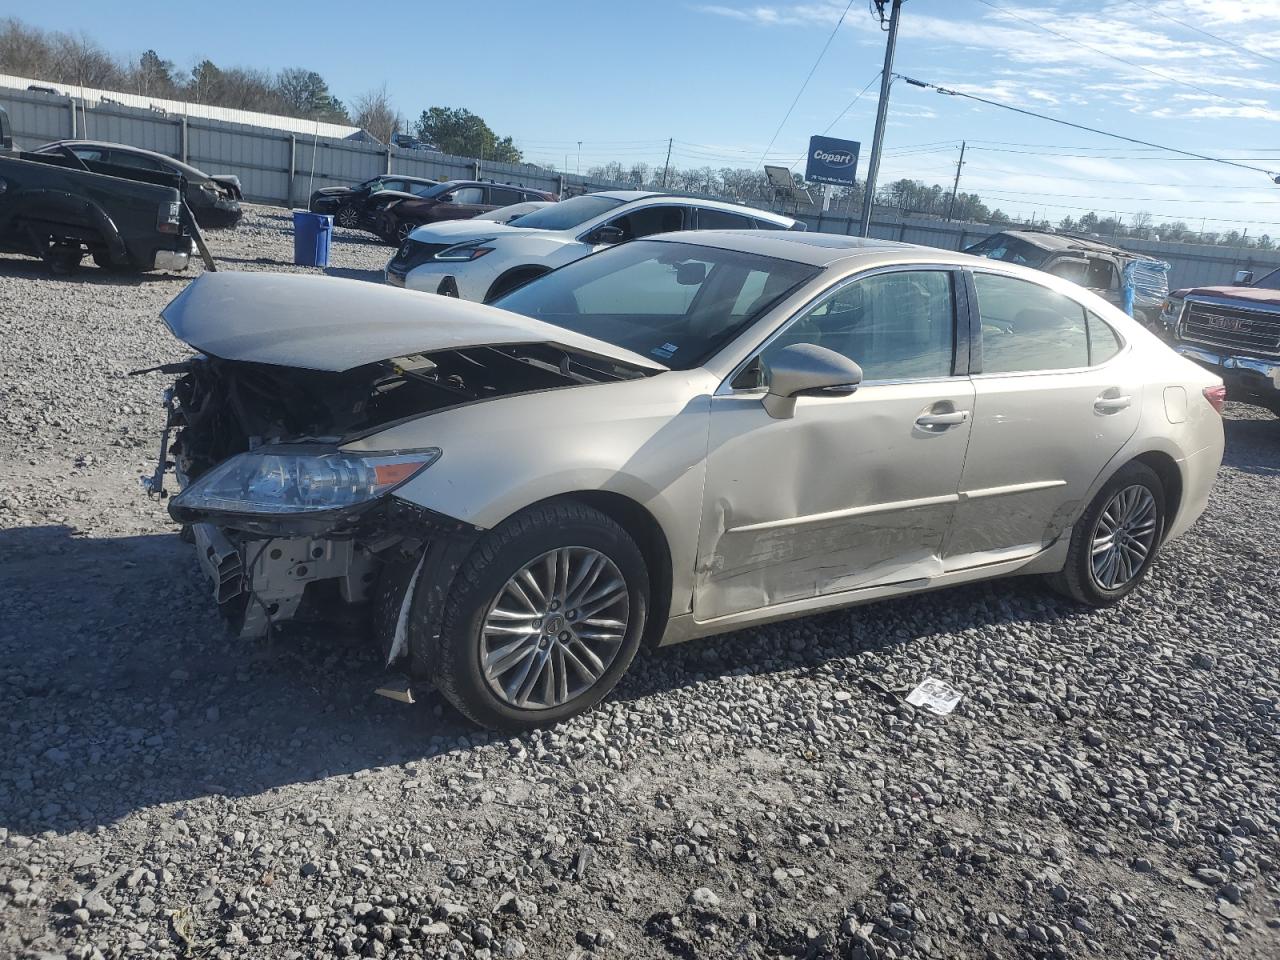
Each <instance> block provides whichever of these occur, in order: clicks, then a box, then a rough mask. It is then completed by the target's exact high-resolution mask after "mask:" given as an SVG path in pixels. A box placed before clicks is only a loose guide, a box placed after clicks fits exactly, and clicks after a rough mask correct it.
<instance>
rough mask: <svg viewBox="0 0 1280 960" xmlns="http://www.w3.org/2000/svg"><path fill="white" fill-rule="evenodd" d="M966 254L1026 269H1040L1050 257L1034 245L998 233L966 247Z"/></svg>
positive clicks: (1045, 251)
mask: <svg viewBox="0 0 1280 960" xmlns="http://www.w3.org/2000/svg"><path fill="white" fill-rule="evenodd" d="M964 252H965V253H971V254H973V255H974V256H975V257H986V258H988V259H989V260H1003V261H1004V262H1005V263H1020V264H1022V265H1023V266H1024V267H1039V266H1040V265H1041V264H1043V263H1044V261H1045V259H1046V258H1047V257H1048V256H1049V251H1047V250H1041V249H1040V248H1039V247H1037V246H1036V245H1035V244H1034V243H1027V241H1025V240H1020V239H1018V238H1017V237H1010V236H1008V235H1007V234H1003V233H997V234H995V235H994V236H990V237H987V239H985V240H983V241H981V242H980V243H975V244H974V245H973V246H971V247H966V248H965V251H964Z"/></svg>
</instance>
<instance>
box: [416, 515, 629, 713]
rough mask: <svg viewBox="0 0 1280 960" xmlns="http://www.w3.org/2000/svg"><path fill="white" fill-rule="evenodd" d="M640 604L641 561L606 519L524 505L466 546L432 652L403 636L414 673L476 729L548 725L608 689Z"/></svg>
mask: <svg viewBox="0 0 1280 960" xmlns="http://www.w3.org/2000/svg"><path fill="white" fill-rule="evenodd" d="M562 564H563V566H562ZM561 570H563V574H562V573H561ZM517 578H519V579H517ZM513 584H514V585H515V587H514V588H513ZM522 596H523V597H524V599H523V600H521V599H520V598H521V597H522ZM648 602H649V574H648V570H647V569H646V567H645V563H644V558H643V556H642V555H641V553H640V550H639V548H638V547H637V546H636V544H635V541H634V540H632V538H631V536H630V535H629V534H628V533H627V532H626V531H625V530H624V529H623V528H622V527H621V526H619V525H618V524H617V523H616V522H614V521H613V520H612V519H611V518H610V517H608V516H606V515H605V514H603V513H601V512H600V511H598V510H594V509H592V508H590V507H587V506H584V505H582V504H578V503H574V502H572V501H560V502H553V503H548V504H544V505H541V506H535V507H530V508H529V509H527V510H525V511H523V512H521V513H518V514H516V515H515V516H514V517H512V518H510V519H509V520H507V521H505V522H504V523H503V524H502V525H501V526H499V527H496V528H495V529H494V530H492V531H490V532H489V533H488V534H487V535H486V536H485V537H484V538H483V539H481V540H480V542H479V543H477V544H476V546H475V548H474V549H473V550H472V551H471V554H470V556H468V557H467V559H466V560H465V561H464V562H463V564H462V567H461V569H460V570H459V571H458V575H457V577H456V578H455V580H454V583H453V586H452V589H451V592H450V594H449V597H448V600H447V601H446V603H445V609H444V618H443V622H442V629H441V634H440V640H439V642H438V643H437V644H435V645H434V646H433V647H432V648H431V649H423V646H424V638H421V637H418V636H414V635H411V636H410V647H411V650H412V655H413V658H414V665H415V667H416V668H417V669H418V670H420V671H422V672H425V673H427V674H429V675H430V676H431V677H432V679H433V680H434V681H435V685H436V687H437V689H439V690H440V692H441V693H442V694H443V695H444V696H445V698H446V699H448V700H449V702H451V703H452V704H453V705H454V706H455V707H457V708H458V710H459V711H461V712H462V713H463V714H465V715H466V716H467V717H469V718H470V719H471V720H473V721H475V722H476V723H478V724H481V725H482V726H486V727H493V728H496V729H500V730H527V729H530V728H533V727H540V726H547V725H550V724H554V723H558V722H559V721H561V720H565V719H568V718H569V717H572V716H575V715H577V714H579V713H582V712H583V711H585V710H589V709H590V708H591V707H593V706H595V705H596V704H597V703H599V702H600V700H601V699H602V698H603V697H604V696H605V695H606V694H608V693H609V691H610V690H612V689H613V687H614V685H615V684H617V682H618V680H619V678H620V677H621V676H622V674H623V673H625V672H626V670H627V667H629V666H630V664H631V661H632V659H633V658H634V657H635V654H636V651H637V650H638V649H639V646H640V638H641V637H642V636H643V634H644V627H645V620H646V615H647V613H648V609H647V608H648ZM414 619H415V622H416V621H417V618H416V617H415V618H414ZM486 662H487V663H488V664H489V669H488V671H486V669H485V666H484V663H486ZM526 665H527V666H526ZM522 671H524V672H523V674H522Z"/></svg>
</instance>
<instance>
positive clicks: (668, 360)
mask: <svg viewBox="0 0 1280 960" xmlns="http://www.w3.org/2000/svg"><path fill="white" fill-rule="evenodd" d="M566 202H569V201H566ZM817 272H818V268H817V267H812V266H809V265H807V264H802V263H793V262H791V261H789V260H775V259H774V258H772V257H762V256H758V255H756V254H751V253H741V252H739V251H736V250H723V249H720V248H718V247H704V246H699V245H696V244H692V243H670V242H665V241H660V240H633V241H632V242H630V243H625V244H622V245H620V246H617V247H613V248H611V249H609V250H606V251H603V252H602V253H598V254H596V255H595V256H592V257H587V258H585V259H583V260H579V261H577V262H576V263H572V264H569V265H568V266H567V267H563V268H561V269H560V270H556V271H554V272H552V273H549V274H547V275H546V276H544V277H540V278H539V279H537V280H534V281H532V282H531V283H527V284H525V285H524V286H523V287H520V288H519V289H517V290H514V291H513V292H511V293H509V294H507V295H506V296H505V297H502V298H500V299H499V300H497V301H496V306H499V307H501V308H502V309H504V310H511V311H513V312H515V313H521V314H524V315H525V316H527V317H533V318H534V319H535V320H543V321H545V322H547V323H553V324H555V325H556V326H559V327H564V328H565V329H566V330H572V331H574V332H575V333H580V334H585V335H587V336H589V337H594V338H596V339H597V340H604V341H605V342H607V343H612V344H613V345H614V346H618V347H622V348H624V349H626V350H630V351H631V352H632V353H638V354H640V355H641V356H645V357H652V358H653V359H654V360H657V361H658V362H659V363H662V364H665V365H666V366H668V367H670V368H671V369H673V370H689V369H691V368H693V367H696V366H698V365H700V364H702V363H704V362H705V361H706V360H707V359H708V358H709V357H711V356H712V355H713V354H714V353H715V352H716V351H717V350H719V349H720V348H721V347H723V346H724V345H725V344H726V343H728V342H729V341H730V340H732V339H733V338H734V337H735V336H737V335H738V334H739V333H740V332H741V331H742V330H743V329H745V328H746V327H747V325H748V324H750V323H752V322H753V321H754V320H755V319H756V318H757V317H759V316H761V315H762V314H763V313H764V312H765V311H766V310H768V309H769V308H770V307H772V306H773V305H774V304H775V303H777V302H778V301H779V300H781V299H782V298H783V297H785V296H786V295H787V294H788V293H790V292H791V291H792V290H794V289H795V288H796V287H797V286H799V285H800V284H801V283H803V282H804V281H806V280H808V279H810V278H811V277H813V276H815V275H816V274H817Z"/></svg>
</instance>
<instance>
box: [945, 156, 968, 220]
mask: <svg viewBox="0 0 1280 960" xmlns="http://www.w3.org/2000/svg"><path fill="white" fill-rule="evenodd" d="M964 148H965V142H964V141H963V140H961V141H960V161H959V162H958V163H957V164H956V182H955V183H953V184H952V185H951V202H950V203H949V204H947V223H950V222H951V215H952V214H953V213H955V210H956V194H957V193H959V192H960V168H961V167H963V166H964Z"/></svg>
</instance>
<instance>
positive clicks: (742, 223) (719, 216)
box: [698, 207, 752, 230]
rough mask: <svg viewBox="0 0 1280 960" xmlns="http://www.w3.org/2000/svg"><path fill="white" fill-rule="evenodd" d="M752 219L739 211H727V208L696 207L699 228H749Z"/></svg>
mask: <svg viewBox="0 0 1280 960" xmlns="http://www.w3.org/2000/svg"><path fill="white" fill-rule="evenodd" d="M751 226H752V220H751V218H750V217H744V216H743V215H742V214H740V213H729V212H728V211H727V210H708V209H706V208H705V207H699V208H698V229H699V230H750V229H751Z"/></svg>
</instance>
